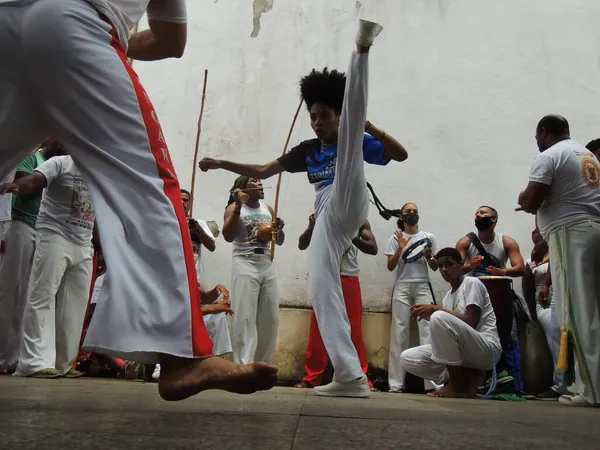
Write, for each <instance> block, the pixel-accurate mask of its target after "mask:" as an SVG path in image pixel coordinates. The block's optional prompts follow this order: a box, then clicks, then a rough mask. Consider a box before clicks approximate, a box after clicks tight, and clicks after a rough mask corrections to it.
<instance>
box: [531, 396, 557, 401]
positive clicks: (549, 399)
mask: <svg viewBox="0 0 600 450" xmlns="http://www.w3.org/2000/svg"><path fill="white" fill-rule="evenodd" d="M535 400H536V401H538V402H557V401H558V397H555V398H539V397H536V398H535Z"/></svg>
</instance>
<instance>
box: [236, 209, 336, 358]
mask: <svg viewBox="0 0 600 450" xmlns="http://www.w3.org/2000/svg"><path fill="white" fill-rule="evenodd" d="M272 221H273V216H272V215H271V211H270V210H269V208H268V207H267V206H266V205H265V204H264V203H263V202H260V205H259V207H258V208H250V207H249V206H247V205H242V208H241V210H240V214H239V217H238V226H237V234H236V236H235V239H234V241H233V258H232V269H231V309H232V311H233V313H234V314H233V317H232V324H231V337H232V344H233V361H234V362H236V363H242V364H248V363H251V362H254V361H261V362H266V363H268V364H271V363H273V358H274V356H275V346H276V344H277V327H278V325H279V283H278V280H277V270H276V269H275V265H274V264H273V262H272V261H271V248H270V247H271V242H262V241H261V240H260V239H259V238H258V227H259V225H262V224H269V225H270V224H271V222H272ZM338 276H339V275H338Z"/></svg>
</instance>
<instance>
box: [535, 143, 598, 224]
mask: <svg viewBox="0 0 600 450" xmlns="http://www.w3.org/2000/svg"><path fill="white" fill-rule="evenodd" d="M529 180H530V181H535V182H537V183H542V184H546V185H549V186H550V192H549V193H548V196H547V197H546V199H545V200H544V203H543V204H542V206H541V207H540V209H539V210H538V212H537V220H538V226H539V228H540V231H541V232H542V234H543V235H544V236H548V234H549V233H550V232H552V231H553V230H555V229H556V228H558V227H560V226H564V225H568V224H569V223H573V222H576V221H579V220H583V219H593V220H600V189H598V188H599V187H600V164H599V163H598V160H597V159H596V157H595V156H594V154H593V153H591V152H590V151H589V150H587V149H586V148H585V147H583V146H581V145H579V144H578V143H577V142H575V141H573V140H571V139H568V140H565V141H561V142H559V143H557V144H555V145H553V146H552V147H550V148H549V149H548V150H546V151H544V152H542V153H540V154H539V155H537V156H536V157H535V159H534V160H533V163H532V164H531V174H530V175H529Z"/></svg>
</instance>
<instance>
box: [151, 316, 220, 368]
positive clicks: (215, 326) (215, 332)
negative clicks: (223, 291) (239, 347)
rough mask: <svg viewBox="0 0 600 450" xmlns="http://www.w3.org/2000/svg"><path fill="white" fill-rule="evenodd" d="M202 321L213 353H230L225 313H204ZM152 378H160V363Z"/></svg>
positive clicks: (217, 354) (218, 354)
mask: <svg viewBox="0 0 600 450" xmlns="http://www.w3.org/2000/svg"><path fill="white" fill-rule="evenodd" d="M204 323H205V324H206V329H207V330H208V334H209V335H210V338H211V339H212V340H213V342H214V344H215V346H214V348H213V353H214V354H215V355H216V356H221V355H225V354H227V353H231V352H232V350H231V338H230V337H229V326H228V325H227V316H226V315H225V313H219V314H206V315H205V316H204ZM152 378H154V379H155V380H158V379H159V378H160V364H157V365H156V367H155V368H154V372H153V373H152Z"/></svg>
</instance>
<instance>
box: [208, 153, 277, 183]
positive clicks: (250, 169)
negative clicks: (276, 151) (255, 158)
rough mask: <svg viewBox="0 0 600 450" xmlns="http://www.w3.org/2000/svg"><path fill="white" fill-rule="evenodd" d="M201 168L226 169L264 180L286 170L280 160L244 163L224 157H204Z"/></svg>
mask: <svg viewBox="0 0 600 450" xmlns="http://www.w3.org/2000/svg"><path fill="white" fill-rule="evenodd" d="M200 169H201V170H202V171H203V172H206V171H208V170H215V169H224V170H227V171H229V172H233V173H237V174H238V175H244V176H247V177H250V178H257V179H259V180H264V179H266V178H269V177H272V176H273V175H277V174H279V173H281V172H283V171H284V168H283V166H282V165H281V164H280V163H279V161H277V160H275V161H271V162H269V163H266V164H244V163H238V162H234V161H226V160H224V159H213V158H203V159H202V160H201V161H200Z"/></svg>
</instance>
